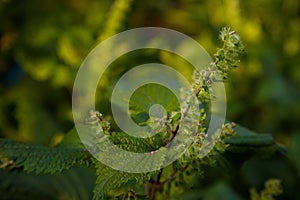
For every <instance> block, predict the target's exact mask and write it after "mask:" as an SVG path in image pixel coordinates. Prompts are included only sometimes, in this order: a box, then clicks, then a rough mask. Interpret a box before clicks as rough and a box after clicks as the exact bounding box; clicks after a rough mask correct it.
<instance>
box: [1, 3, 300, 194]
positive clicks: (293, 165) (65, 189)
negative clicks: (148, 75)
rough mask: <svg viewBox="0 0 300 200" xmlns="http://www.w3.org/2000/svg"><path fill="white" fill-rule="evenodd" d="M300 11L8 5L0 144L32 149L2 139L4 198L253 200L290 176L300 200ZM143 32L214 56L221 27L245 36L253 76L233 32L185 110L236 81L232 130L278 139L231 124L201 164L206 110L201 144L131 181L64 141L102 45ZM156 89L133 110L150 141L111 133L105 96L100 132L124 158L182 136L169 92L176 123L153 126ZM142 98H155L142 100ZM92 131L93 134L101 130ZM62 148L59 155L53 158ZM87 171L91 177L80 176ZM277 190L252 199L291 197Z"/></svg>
mask: <svg viewBox="0 0 300 200" xmlns="http://www.w3.org/2000/svg"><path fill="white" fill-rule="evenodd" d="M110 3H111V4H112V5H111V8H110V9H109V6H110V5H109V4H110ZM298 4H299V3H298V1H296V0H288V1H269V2H268V1H262V0H253V1H239V0H225V1H220V0H208V1H203V2H197V1H189V0H182V1H169V0H162V1H159V2H154V1H135V2H134V4H133V1H131V0H116V1H113V2H111V1H98V0H97V1H96V0H88V1H87V2H85V3H82V2H80V1H77V0H67V1H64V2H58V1H56V0H46V1H36V0H32V1H30V3H27V2H26V3H24V2H23V3H22V2H21V3H20V2H16V1H14V0H6V1H0V21H1V25H2V26H1V27H0V80H1V81H0V93H1V98H0V111H1V112H0V134H1V137H5V138H10V139H15V140H18V141H21V142H16V141H12V140H7V139H1V140H0V168H1V169H0V177H1V178H0V193H1V195H0V196H1V199H24V198H27V199H91V198H92V195H91V194H92V188H93V187H94V186H95V185H94V184H93V183H94V182H95V177H94V176H93V174H96V175H97V182H96V183H97V184H96V186H95V188H94V199H99V198H108V197H111V198H117V199H147V198H149V197H150V198H152V199H155V198H156V199H178V198H182V199H199V198H201V199H213V198H215V199H245V198H246V199H248V198H249V193H248V192H247V191H248V188H249V187H255V188H259V187H261V185H262V183H263V182H264V181H265V180H267V179H269V178H270V177H279V178H280V179H281V180H282V182H283V183H284V185H285V186H286V187H285V192H284V194H283V195H282V196H283V197H282V198H283V199H295V198H296V197H297V196H299V190H298V185H299V184H300V181H299V169H300V167H299V166H300V165H299V158H298V157H299V156H298V155H299V153H298V152H299V148H298V146H299V144H300V142H299V137H298V135H299V123H298V119H299V117H300V115H299V113H300V112H299V111H300V106H299V103H298V102H299V91H300V90H299V87H298V85H299V83H300V82H299V80H300V79H299V77H300V73H299V67H298V63H299V58H300V57H299V49H300V48H299V33H300V31H299V30H300V29H299V20H298V15H299V5H298ZM130 10H132V11H131V12H130ZM53 13H55V14H53ZM107 13H108V14H107ZM153 13H155V14H153ZM106 14H107V15H106ZM140 26H162V27H168V28H172V29H176V30H178V31H181V32H184V33H186V34H189V35H191V36H193V38H195V39H196V40H197V41H199V43H200V44H202V45H203V46H204V47H205V49H207V50H208V51H209V52H212V51H213V49H214V47H215V41H216V40H214V38H215V36H216V34H217V30H219V27H220V26H230V27H232V28H234V30H236V31H237V32H238V33H239V34H240V35H241V38H243V41H244V42H245V43H246V44H247V51H248V53H247V55H245V57H244V58H243V60H244V62H243V63H240V64H239V65H241V66H242V67H239V68H237V69H236V70H233V71H232V69H233V68H235V67H236V65H237V64H238V63H239V60H240V56H241V55H242V54H243V53H244V50H243V48H244V46H243V45H242V43H241V42H240V41H239V39H240V37H239V36H238V35H237V34H236V33H235V32H234V31H232V30H230V29H229V28H224V29H223V32H222V34H221V36H220V39H221V41H222V42H223V45H221V48H219V49H218V50H217V52H216V53H215V54H214V62H213V63H212V64H211V66H208V68H207V70H204V71H195V72H194V75H193V86H194V88H193V90H191V91H188V93H186V94H183V95H182V96H183V100H185V102H188V101H189V99H188V98H187V97H189V95H191V94H192V92H196V94H197V95H198V98H199V100H200V101H201V102H206V103H208V102H209V101H210V100H212V99H211V97H213V98H217V97H214V96H210V95H209V94H210V93H211V92H212V91H211V90H210V87H209V84H210V82H211V81H218V78H221V79H223V80H228V78H230V82H229V83H228V84H226V87H227V88H226V93H227V94H228V95H227V98H228V110H227V111H228V112H227V117H228V119H230V120H231V121H235V122H238V123H241V124H243V125H246V126H247V127H249V128H250V129H251V130H255V131H257V132H272V133H273V134H272V135H270V134H256V133H254V132H251V131H249V130H248V129H245V128H243V127H241V126H239V125H236V126H235V125H234V124H232V123H226V124H224V126H223V128H222V129H221V130H219V131H220V133H221V135H222V140H220V141H218V143H217V144H216V146H215V148H214V149H213V150H212V151H211V152H210V154H208V155H207V156H206V157H204V158H203V159H199V158H198V157H197V152H198V153H199V151H200V150H201V149H203V146H202V145H204V144H203V141H204V138H205V136H206V135H205V132H206V124H207V120H208V119H209V111H208V109H207V107H204V109H201V111H200V118H201V119H200V122H199V127H198V133H197V134H196V135H195V142H194V143H193V145H192V146H191V147H190V148H189V149H188V151H187V152H186V153H185V154H184V155H182V157H180V159H179V160H178V161H176V162H174V163H173V164H172V165H171V166H167V167H166V168H164V169H163V170H162V171H159V172H153V173H149V174H128V173H123V172H119V171H116V170H113V169H110V168H108V167H106V166H104V165H102V164H101V163H98V162H97V161H96V160H95V159H93V158H92V157H91V156H90V155H89V154H88V152H87V151H86V150H85V149H84V146H83V144H82V143H81V141H80V139H79V136H78V135H77V132H76V130H75V129H73V130H72V131H71V132H70V133H69V134H66V135H65V134H64V133H65V132H67V130H69V129H70V128H71V127H72V126H73V119H72V115H71V104H70V98H71V92H70V91H71V88H72V84H73V81H74V78H75V74H76V71H77V69H78V67H79V65H80V63H81V61H82V60H83V58H84V57H85V55H86V54H87V52H88V51H89V50H90V49H91V48H92V45H94V41H96V40H98V41H102V40H103V39H105V38H107V37H109V36H111V35H113V34H116V33H117V32H119V31H121V30H124V29H125V28H126V29H130V28H135V27H140ZM99 35H100V36H99ZM108 53H109V52H108ZM159 57H160V59H161V60H162V61H163V62H164V63H165V64H170V63H171V64H174V65H178V66H176V67H178V69H180V70H182V72H184V73H185V75H188V76H190V72H189V70H188V69H187V68H186V65H184V63H182V62H180V60H179V59H176V58H174V56H170V55H169V56H168V55H165V54H160V55H159ZM122 61H126V62H125V63H126V64H128V63H129V65H130V66H135V64H136V63H141V62H146V61H148V60H146V59H145V58H144V57H139V56H136V57H134V58H133V59H131V58H130V59H126V58H125V59H123V60H122ZM121 64H122V62H121ZM116 65H117V66H118V67H117V70H112V71H110V72H108V73H107V76H105V78H106V79H109V81H104V83H105V84H104V85H103V86H102V87H104V88H110V87H111V85H112V83H113V82H114V81H115V78H116V77H113V78H111V77H112V76H113V75H115V74H117V73H116V72H120V71H122V70H124V69H125V68H126V67H127V66H123V65H120V63H117V64H116ZM153 88H157V86H155V85H152V86H145V87H144V88H140V90H138V91H137V92H136V93H135V94H134V95H133V97H132V98H131V100H130V103H131V104H130V106H131V108H130V111H131V116H132V118H133V119H134V120H135V121H136V122H138V123H139V124H140V125H150V126H152V127H154V128H157V130H160V131H161V133H159V134H157V135H155V137H152V138H147V139H136V138H133V137H130V136H128V135H126V134H125V133H122V132H118V130H116V129H115V127H114V125H112V127H111V128H110V125H109V123H108V121H110V122H111V120H110V116H109V112H106V110H107V109H108V108H109V107H110V106H109V102H105V99H104V98H105V97H106V96H107V94H106V93H102V90H100V93H99V95H98V96H97V98H99V99H100V100H99V102H100V104H99V102H98V103H97V106H99V108H100V110H101V112H102V111H103V110H104V111H105V112H103V113H105V120H103V117H102V116H101V117H102V120H101V121H100V122H99V124H100V127H98V128H100V130H101V131H102V132H103V133H104V134H106V135H107V136H108V137H109V138H110V140H111V141H113V142H114V143H115V144H116V145H117V146H118V147H120V148H123V149H126V150H129V151H135V152H153V153H155V150H157V149H159V148H164V147H163V146H164V145H165V144H167V143H168V142H170V140H172V137H173V135H175V134H176V130H177V127H178V126H179V125H180V119H181V117H182V116H181V113H180V112H179V111H178V107H177V106H176V102H175V101H174V99H173V97H172V95H169V94H168V91H167V90H164V89H161V91H162V92H161V93H159V94H160V97H159V98H157V99H159V100H160V102H159V103H162V104H163V105H164V106H165V108H167V109H166V110H167V118H163V119H155V118H151V117H149V116H148V114H147V113H148V112H147V111H148V110H147V108H148V105H149V104H147V105H146V106H144V107H143V105H142V104H140V102H143V101H144V100H145V97H151V98H150V99H151V101H152V100H153V102H158V101H157V99H155V98H156V97H155V95H154V94H153V91H152V90H154V89H153ZM143 90H144V91H145V90H146V91H147V95H145V96H143V94H142V93H143ZM159 90H160V89H159ZM198 91H199V92H198ZM141 95H142V96H141ZM167 97H168V98H169V97H170V99H171V100H170V101H169V100H167V99H168V98H167ZM161 100H163V101H161ZM168 101H169V103H168ZM170 102H174V103H170ZM147 103H148V102H147ZM173 106H174V107H173ZM291 111H293V112H291ZM106 120H108V121H106ZM97 123H98V121H97ZM112 123H113V122H112ZM83 126H86V129H87V130H89V129H90V127H89V126H90V125H86V124H85V125H83ZM92 127H93V126H92ZM110 129H111V130H110ZM235 132H236V133H235ZM233 135H235V136H234V137H231V136H233ZM290 135H292V137H290ZM62 138H64V139H63V141H62V142H61V143H60V144H58V145H57V146H55V147H48V146H54V145H55V144H57V143H59V142H60V141H61V140H62ZM98 139H99V141H100V140H101V138H98ZM215 139H216V138H215ZM23 142H26V144H25V143H23ZM27 143H35V144H27ZM278 143H281V144H283V145H279V144H278ZM37 144H39V145H37ZM42 145H46V146H42ZM284 146H288V152H287V151H286V150H285V147H284ZM201 147H202V148H201ZM282 155H284V156H282ZM162 159H164V158H162ZM289 159H290V160H289ZM290 161H291V162H290ZM77 165H82V166H90V167H91V168H92V170H91V171H89V172H87V171H86V170H87V169H86V168H84V169H81V170H78V169H76V168H73V167H74V166H77ZM94 168H95V169H96V172H94V171H93V170H94ZM67 169H68V170H67ZM24 171H25V173H24ZM28 172H32V173H28ZM35 173H38V174H39V175H38V176H36V175H35ZM43 173H48V174H46V175H43ZM49 173H50V174H49ZM273 186H274V187H273ZM278 186H279V185H278V182H277V181H276V180H273V181H270V184H268V186H267V185H266V189H264V190H262V192H261V193H258V192H257V191H256V192H254V191H255V190H252V196H254V197H255V198H256V199H262V198H263V197H264V198H269V197H270V196H268V194H266V193H269V195H270V194H271V193H272V194H279V193H280V192H281V188H280V187H278ZM272 188H273V189H274V190H273V189H272ZM266 191H267V192H266ZM276 191H277V192H276ZM254 197H252V198H254Z"/></svg>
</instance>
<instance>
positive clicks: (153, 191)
mask: <svg viewBox="0 0 300 200" xmlns="http://www.w3.org/2000/svg"><path fill="white" fill-rule="evenodd" d="M162 172H163V169H161V170H160V171H159V172H158V174H157V177H156V181H155V182H154V183H153V189H152V193H151V197H150V200H155V199H156V192H157V189H158V188H159V187H160V178H161V175H162Z"/></svg>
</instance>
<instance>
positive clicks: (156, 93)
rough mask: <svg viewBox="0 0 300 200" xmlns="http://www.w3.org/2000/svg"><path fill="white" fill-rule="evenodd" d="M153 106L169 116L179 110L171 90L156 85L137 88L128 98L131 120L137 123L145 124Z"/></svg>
mask: <svg viewBox="0 0 300 200" xmlns="http://www.w3.org/2000/svg"><path fill="white" fill-rule="evenodd" d="M154 104H159V105H161V106H162V107H163V108H164V109H165V110H166V112H167V113H169V114H170V113H171V112H172V111H175V110H179V108H180V107H179V106H180V105H179V102H178V100H177V98H176V96H175V94H173V93H172V91H171V90H169V89H168V88H166V87H164V86H162V85H158V84H146V85H143V86H141V87H139V88H138V89H137V90H136V91H135V92H134V93H133V95H132V96H131V98H130V102H129V109H130V113H131V116H132V118H133V120H134V121H135V122H137V123H141V122H145V121H146V120H147V119H148V118H149V115H148V113H149V109H150V108H151V106H152V105H154Z"/></svg>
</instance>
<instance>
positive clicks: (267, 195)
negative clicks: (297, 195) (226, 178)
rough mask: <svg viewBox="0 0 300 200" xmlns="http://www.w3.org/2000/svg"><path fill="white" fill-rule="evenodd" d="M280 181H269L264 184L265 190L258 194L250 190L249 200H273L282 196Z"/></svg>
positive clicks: (254, 190)
mask: <svg viewBox="0 0 300 200" xmlns="http://www.w3.org/2000/svg"><path fill="white" fill-rule="evenodd" d="M282 192H283V190H282V186H281V181H280V180H278V179H269V180H267V181H266V183H265V188H264V189H263V190H262V191H260V193H259V194H258V193H257V191H256V189H254V188H252V189H251V190H250V194H251V200H273V199H274V198H273V197H274V196H278V195H280V194H282Z"/></svg>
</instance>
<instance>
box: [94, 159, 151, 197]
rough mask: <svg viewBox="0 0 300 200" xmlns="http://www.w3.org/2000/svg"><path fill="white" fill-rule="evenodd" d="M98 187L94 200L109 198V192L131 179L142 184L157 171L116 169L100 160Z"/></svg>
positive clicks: (95, 190) (98, 165)
mask: <svg viewBox="0 0 300 200" xmlns="http://www.w3.org/2000/svg"><path fill="white" fill-rule="evenodd" d="M96 168H97V171H96V174H97V180H96V187H95V189H94V197H93V199H94V200H99V199H107V193H108V192H109V191H110V190H112V189H116V188H118V187H121V186H122V185H124V184H125V183H128V182H129V181H134V182H135V184H141V183H144V182H146V181H148V180H149V179H150V178H151V176H152V175H153V174H155V173H156V172H151V173H150V172H149V173H140V174H136V173H127V172H122V171H117V170H114V169H112V168H110V167H107V166H105V165H103V164H101V163H100V162H99V163H98V164H96Z"/></svg>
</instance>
